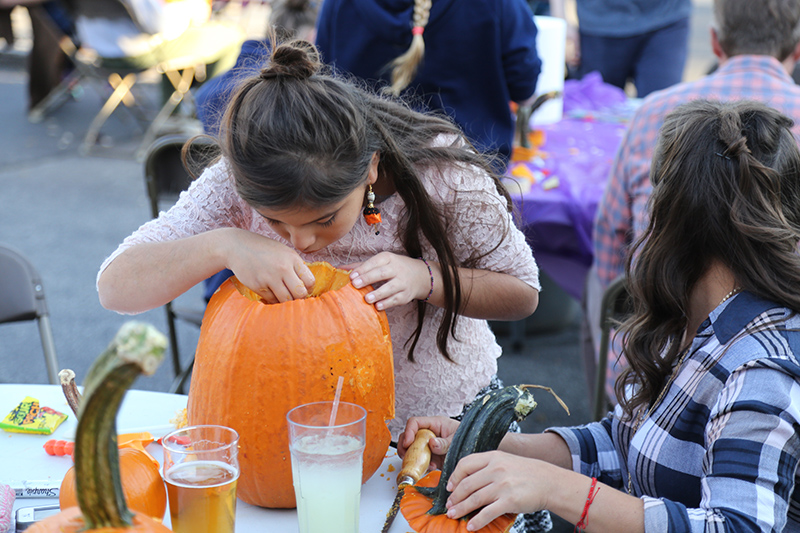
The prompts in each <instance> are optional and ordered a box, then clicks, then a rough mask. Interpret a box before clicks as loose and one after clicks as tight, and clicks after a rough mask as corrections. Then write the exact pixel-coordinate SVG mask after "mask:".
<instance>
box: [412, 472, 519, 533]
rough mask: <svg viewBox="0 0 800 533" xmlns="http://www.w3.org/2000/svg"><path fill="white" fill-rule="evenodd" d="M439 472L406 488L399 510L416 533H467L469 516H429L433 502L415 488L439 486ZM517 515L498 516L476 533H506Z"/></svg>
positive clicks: (440, 473) (431, 473) (429, 474)
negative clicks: (456, 518) (458, 517)
mask: <svg viewBox="0 0 800 533" xmlns="http://www.w3.org/2000/svg"><path fill="white" fill-rule="evenodd" d="M441 475H442V471H441V470H434V471H433V472H430V473H428V475H426V476H425V477H424V478H422V479H420V480H419V481H418V482H417V483H416V484H415V485H413V486H409V487H406V488H405V490H404V491H403V499H402V503H401V507H400V509H401V510H402V512H403V517H404V518H405V519H406V522H408V525H409V526H411V528H412V529H413V530H414V531H416V532H417V533H467V522H468V521H469V516H466V517H464V518H461V519H459V520H453V519H452V518H448V517H447V515H446V514H437V515H431V514H428V511H430V510H431V508H432V507H433V500H432V499H431V498H430V497H428V496H423V495H422V494H420V493H419V491H418V490H417V489H416V488H415V487H435V486H437V485H438V484H439V478H440V477H441ZM516 519H517V515H516V514H513V513H509V514H504V515H502V516H498V517H497V518H495V519H494V520H492V521H491V522H489V524H487V525H486V526H484V527H482V528H481V529H479V530H478V532H477V533H506V532H507V531H509V530H510V529H511V526H513V525H514V520H516Z"/></svg>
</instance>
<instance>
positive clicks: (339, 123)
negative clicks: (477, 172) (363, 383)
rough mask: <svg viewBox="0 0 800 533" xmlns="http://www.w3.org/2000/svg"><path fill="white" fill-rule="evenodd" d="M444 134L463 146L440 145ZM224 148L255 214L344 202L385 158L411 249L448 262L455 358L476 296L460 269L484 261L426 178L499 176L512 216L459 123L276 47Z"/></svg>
mask: <svg viewBox="0 0 800 533" xmlns="http://www.w3.org/2000/svg"><path fill="white" fill-rule="evenodd" d="M273 42H274V41H273ZM441 135H449V136H451V138H452V139H454V142H453V143H452V144H449V145H445V146H432V143H433V141H434V140H435V139H436V138H437V137H439V136H441ZM220 145H221V148H222V154H223V155H224V157H225V158H226V159H227V160H228V162H229V164H230V166H231V169H232V172H233V175H234V178H235V183H236V189H237V192H238V193H239V195H240V196H241V197H242V198H243V199H244V200H245V201H246V202H247V203H248V204H250V205H252V206H254V207H267V208H276V207H280V208H288V207H295V206H304V207H312V208H316V207H322V206H326V205H330V204H332V203H336V202H338V201H340V200H342V199H343V198H344V197H346V196H347V195H348V194H350V193H351V192H352V191H353V190H355V189H356V187H358V186H360V185H363V184H364V183H365V181H366V177H367V171H368V168H369V165H370V162H371V159H372V154H373V153H374V152H376V151H377V152H379V153H380V163H379V166H378V172H379V175H380V176H381V178H382V179H388V180H391V182H392V184H393V185H394V188H395V190H396V191H397V194H399V195H400V197H401V198H402V200H403V202H404V203H405V206H406V211H405V214H404V218H403V220H402V221H401V224H400V231H399V234H400V236H401V239H402V243H403V246H404V248H405V250H406V252H407V253H408V255H409V256H410V257H419V256H421V255H422V253H421V252H422V242H421V239H422V238H424V239H425V240H426V241H427V242H428V243H430V245H431V246H432V247H433V249H434V250H435V251H436V255H437V258H438V260H439V262H440V264H441V267H442V278H443V284H444V299H445V306H444V309H445V313H444V318H443V319H442V323H441V324H440V326H439V330H438V333H437V346H438V347H439V350H440V351H441V352H442V354H443V355H444V356H445V357H446V358H448V359H450V356H449V354H448V351H447V343H448V338H449V336H450V335H451V334H455V327H456V317H457V312H458V311H459V310H460V309H461V308H462V307H463V304H464V303H465V300H466V298H468V297H469V295H465V294H464V293H463V292H462V289H461V282H460V278H459V275H458V270H457V267H459V266H462V267H471V266H474V264H475V262H476V261H477V260H478V259H480V257H479V256H475V257H470V258H469V259H468V260H467V261H466V262H465V263H463V264H459V263H458V261H457V258H456V256H455V253H454V250H453V246H452V244H451V243H450V242H449V240H448V238H447V227H448V219H449V218H450V217H452V216H454V214H453V213H450V212H448V211H449V208H448V206H443V205H440V204H438V203H436V202H434V201H433V200H432V199H431V197H430V196H429V195H428V193H427V191H426V190H425V187H424V186H423V182H422V180H421V177H420V176H421V173H422V172H423V171H427V170H430V169H433V170H434V171H437V172H439V173H441V172H443V171H445V169H447V168H451V167H452V166H453V165H462V166H475V167H479V168H480V169H482V170H483V171H485V172H486V173H487V174H489V175H490V176H492V177H493V179H494V181H495V186H496V187H497V191H498V192H499V193H500V194H501V195H503V196H504V197H505V199H506V205H507V208H508V209H509V211H510V210H511V209H512V203H511V200H510V198H509V196H508V193H507V191H506V190H505V188H504V187H503V185H502V184H501V183H500V180H499V177H498V176H497V175H496V174H495V173H494V171H493V170H492V165H491V162H490V161H489V160H488V159H487V158H486V157H485V156H483V155H481V154H479V153H478V152H476V151H475V150H474V149H473V148H472V146H471V145H470V144H469V143H467V142H466V141H465V140H464V138H463V135H462V133H461V131H460V130H459V129H458V127H457V126H455V125H454V124H453V123H452V121H450V120H447V119H445V118H443V117H440V116H435V115H426V114H421V113H418V112H415V111H412V110H411V109H410V108H409V107H408V106H407V105H405V104H403V103H402V102H401V101H399V100H396V99H392V98H390V97H387V96H380V95H377V94H374V93H371V92H369V91H367V90H364V89H362V88H361V87H359V86H358V85H357V84H356V82H353V81H350V80H346V79H344V78H341V77H339V76H337V75H334V74H333V73H331V72H323V67H322V64H321V63H320V60H319V55H318V52H317V50H316V48H315V47H314V46H313V45H312V44H310V43H308V42H305V41H292V42H288V43H278V44H276V46H275V47H274V48H273V52H272V55H271V58H270V61H269V63H268V64H267V66H266V67H265V68H264V69H262V71H261V73H260V75H258V76H255V77H252V78H250V79H248V80H246V81H245V82H244V83H243V84H242V85H241V86H240V88H239V89H238V91H237V92H236V93H235V95H234V96H233V97H232V99H231V102H230V104H229V105H228V108H227V110H226V113H225V116H224V117H223V122H222V126H221V132H220ZM461 216H463V214H462V215H461ZM506 230H508V228H506ZM499 244H500V242H499V241H498V242H497V243H496V244H494V246H495V247H496V246H499ZM417 309H418V323H417V329H416V331H415V333H414V336H413V338H412V339H413V340H412V341H411V346H410V348H409V353H408V357H409V359H410V360H413V358H414V357H413V353H414V348H415V347H416V345H417V342H418V340H419V336H420V333H421V329H422V323H423V319H424V317H425V312H426V305H425V304H424V303H423V302H419V303H418V304H417Z"/></svg>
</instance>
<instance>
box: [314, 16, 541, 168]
mask: <svg viewBox="0 0 800 533" xmlns="http://www.w3.org/2000/svg"><path fill="white" fill-rule="evenodd" d="M316 45H317V48H318V49H319V50H320V53H321V54H322V59H323V60H324V61H325V62H326V63H328V64H331V65H332V66H333V67H334V68H336V69H337V70H339V71H344V72H349V73H350V74H353V75H355V76H356V77H358V78H361V79H363V80H366V81H367V82H368V83H369V84H372V85H375V86H378V87H381V88H386V89H387V90H390V91H391V92H393V93H395V94H402V95H403V96H404V97H408V98H410V99H411V102H412V104H413V105H414V107H416V108H418V109H424V110H439V111H442V112H444V113H446V114H448V115H450V116H451V117H452V118H453V119H454V120H455V122H456V123H457V124H458V125H459V126H460V127H461V128H462V129H463V130H464V132H465V133H466V135H467V137H468V138H469V139H470V140H471V141H472V142H473V143H474V144H475V146H476V148H478V149H479V150H482V151H486V152H490V153H491V152H496V153H497V154H498V155H499V156H500V158H501V162H502V166H504V165H505V163H506V162H507V160H508V158H509V156H510V154H511V146H512V141H513V133H514V119H513V116H512V113H511V111H510V108H509V103H510V102H512V101H513V102H518V103H524V102H525V101H527V100H529V99H530V98H531V97H532V96H533V95H534V91H535V90H536V81H537V79H538V77H539V73H540V71H541V65H542V63H541V61H540V59H539V57H538V55H537V53H536V25H535V24H534V20H533V14H532V12H531V10H530V8H529V7H528V4H527V2H526V0H325V2H323V4H322V7H321V8H320V13H319V17H318V19H317V41H316Z"/></svg>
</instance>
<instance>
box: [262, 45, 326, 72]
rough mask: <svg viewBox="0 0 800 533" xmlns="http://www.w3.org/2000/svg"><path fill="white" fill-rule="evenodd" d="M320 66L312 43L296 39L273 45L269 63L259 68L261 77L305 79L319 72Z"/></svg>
mask: <svg viewBox="0 0 800 533" xmlns="http://www.w3.org/2000/svg"><path fill="white" fill-rule="evenodd" d="M320 68H321V63H320V60H319V52H317V49H316V48H315V47H314V45H313V44H311V43H309V42H308V41H303V40H296V41H292V42H288V43H281V44H278V45H276V46H275V48H274V49H273V50H272V56H271V57H270V61H269V63H268V64H267V66H266V67H264V68H263V69H262V70H261V79H264V80H268V79H272V78H277V77H287V78H295V79H298V80H305V79H308V78H310V77H311V76H313V75H314V74H316V73H317V72H319V70H320Z"/></svg>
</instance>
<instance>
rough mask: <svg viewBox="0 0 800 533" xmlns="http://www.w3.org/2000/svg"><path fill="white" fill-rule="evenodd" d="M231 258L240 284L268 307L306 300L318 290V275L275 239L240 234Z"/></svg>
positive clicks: (228, 255) (231, 249)
mask: <svg viewBox="0 0 800 533" xmlns="http://www.w3.org/2000/svg"><path fill="white" fill-rule="evenodd" d="M227 257H228V268H230V269H231V270H232V271H233V273H234V274H235V275H236V277H237V278H238V279H239V281H241V282H242V283H243V284H244V285H245V286H247V287H248V288H250V289H251V290H252V291H254V292H256V293H258V295H259V296H261V297H262V298H264V300H265V301H266V302H267V303H270V304H273V303H282V302H288V301H290V300H298V299H301V298H305V297H306V296H308V294H309V292H310V291H311V290H312V289H313V288H314V274H312V273H311V270H309V268H308V266H307V265H306V264H305V262H304V261H303V259H302V258H301V257H300V255H299V254H298V253H297V252H296V251H294V250H292V249H291V248H289V247H288V246H286V245H284V244H281V243H279V242H278V241H275V240H273V239H269V238H267V237H262V236H261V235H257V234H255V233H251V232H249V231H244V230H237V232H236V239H235V240H234V241H231V243H230V248H229V250H228V251H227Z"/></svg>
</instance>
